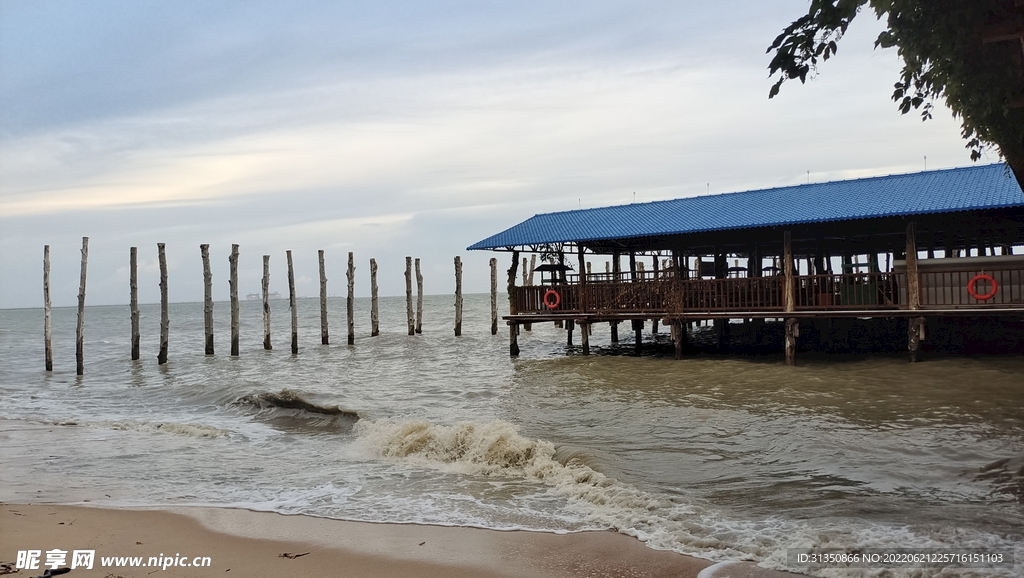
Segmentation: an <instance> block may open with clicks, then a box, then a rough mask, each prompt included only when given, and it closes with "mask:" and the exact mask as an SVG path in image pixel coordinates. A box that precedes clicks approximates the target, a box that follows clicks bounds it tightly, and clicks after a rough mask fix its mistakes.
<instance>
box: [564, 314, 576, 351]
mask: <svg viewBox="0 0 1024 578" xmlns="http://www.w3.org/2000/svg"><path fill="white" fill-rule="evenodd" d="M575 325H576V322H575V321H573V320H572V319H568V320H566V322H565V346H566V347H572V330H573V327H574V326H575Z"/></svg>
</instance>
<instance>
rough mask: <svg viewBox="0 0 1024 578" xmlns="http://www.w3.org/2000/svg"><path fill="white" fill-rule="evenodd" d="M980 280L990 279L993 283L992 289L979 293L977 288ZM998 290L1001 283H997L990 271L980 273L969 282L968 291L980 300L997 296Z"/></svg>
mask: <svg viewBox="0 0 1024 578" xmlns="http://www.w3.org/2000/svg"><path fill="white" fill-rule="evenodd" d="M978 281H988V282H989V283H990V284H991V285H992V289H990V290H989V292H988V293H978V290H977V289H976V286H977V283H978ZM997 291H999V283H996V280H995V278H994V277H992V276H991V275H989V274H988V273H979V274H977V275H975V276H974V277H971V280H970V281H968V282H967V292H968V293H970V294H971V297H974V298H975V299H977V300H978V301H988V300H989V299H991V298H993V297H995V296H996V292H997Z"/></svg>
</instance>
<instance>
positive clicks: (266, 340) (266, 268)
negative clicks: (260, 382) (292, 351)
mask: <svg viewBox="0 0 1024 578" xmlns="http://www.w3.org/2000/svg"><path fill="white" fill-rule="evenodd" d="M262 288H263V349H265V350H267V351H272V350H273V349H274V346H273V345H271V343H270V255H264V256H263V285H262Z"/></svg>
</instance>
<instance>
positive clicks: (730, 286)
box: [512, 268, 1024, 314]
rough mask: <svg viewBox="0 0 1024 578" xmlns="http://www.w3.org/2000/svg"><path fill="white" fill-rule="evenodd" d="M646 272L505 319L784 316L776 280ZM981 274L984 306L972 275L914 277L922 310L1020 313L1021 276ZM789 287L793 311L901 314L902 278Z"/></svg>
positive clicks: (562, 293)
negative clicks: (538, 316)
mask: <svg viewBox="0 0 1024 578" xmlns="http://www.w3.org/2000/svg"><path fill="white" fill-rule="evenodd" d="M645 273H646V274H644V275H638V280H637V281H636V282H630V281H629V280H628V279H629V273H622V274H620V275H621V276H622V278H623V281H615V280H614V274H611V275H608V274H604V273H601V274H594V275H588V276H587V281H586V283H585V284H583V285H580V284H579V283H578V279H579V278H578V276H571V277H569V283H565V284H556V285H538V286H531V287H516V288H515V290H514V291H513V294H512V307H513V310H512V313H513V314H522V313H568V312H586V313H594V314H630V313H638V314H645V313H652V314H663V313H668V314H671V313H683V312H708V313H716V312H719V313H720V312H730V311H735V312H737V313H740V312H744V311H780V312H781V311H783V309H784V296H783V295H784V291H783V290H784V284H785V283H784V278H783V277H782V276H778V275H776V276H770V277H740V278H727V279H689V280H680V279H674V278H669V277H665V276H662V275H658V276H655V275H654V274H653V272H651V271H647V272H645ZM982 273H985V274H988V275H991V276H992V277H993V278H994V279H995V281H996V283H997V284H998V290H997V291H996V292H995V294H994V295H992V297H990V298H989V299H976V298H974V297H972V296H971V295H970V293H969V292H968V289H967V286H968V284H969V283H970V280H971V279H972V278H974V277H975V276H976V275H978V274H979V272H978V271H942V272H922V273H920V274H919V279H920V287H921V289H920V296H921V307H922V308H925V309H927V308H933V309H936V308H971V309H981V310H983V309H985V308H993V307H1008V306H1009V307H1013V306H1019V307H1022V308H1024V269H1020V268H1014V269H999V270H992V271H984V272H982ZM574 281H575V283H573V282H574ZM793 284H794V294H795V298H796V300H795V303H794V309H795V310H796V311H811V310H814V311H832V310H835V311H843V310H865V311H882V310H897V309H906V308H907V307H908V305H907V303H908V300H907V297H906V290H907V283H906V274H905V273H892V272H886V273H878V272H873V273H868V272H864V273H845V274H827V275H799V276H796V277H794V278H793ZM991 287H992V286H991V284H990V283H988V281H986V280H984V279H982V280H978V281H976V287H975V289H976V293H978V294H980V295H982V296H984V294H986V293H988V292H990V291H991ZM549 289H553V290H554V291H556V292H557V293H558V295H559V303H558V305H557V306H556V307H553V308H549V307H547V306H546V305H545V303H544V301H543V299H544V294H545V293H546V292H547V291H548V290H549ZM549 299H550V300H551V301H553V300H554V299H553V298H549Z"/></svg>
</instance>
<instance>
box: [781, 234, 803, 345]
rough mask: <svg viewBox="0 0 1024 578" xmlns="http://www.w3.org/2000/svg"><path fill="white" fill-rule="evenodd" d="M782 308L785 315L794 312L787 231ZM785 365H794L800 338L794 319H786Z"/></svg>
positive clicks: (793, 287) (783, 240) (783, 250)
mask: <svg viewBox="0 0 1024 578" xmlns="http://www.w3.org/2000/svg"><path fill="white" fill-rule="evenodd" d="M782 283H783V285H784V287H783V288H782V289H783V292H782V308H783V311H785V312H786V313H792V312H793V311H795V310H796V287H795V286H794V284H793V283H794V278H793V245H792V241H791V237H790V233H789V231H785V232H784V233H783V236H782ZM785 327H786V336H785V340H786V365H796V338H797V337H799V336H800V323H799V322H798V321H797V319H796V318H794V317H787V318H786V326H785Z"/></svg>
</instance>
